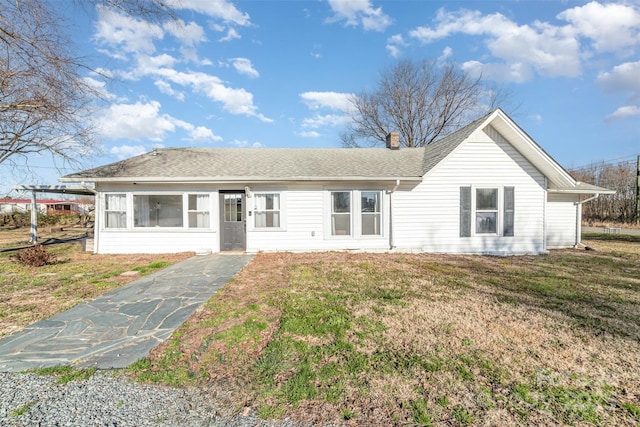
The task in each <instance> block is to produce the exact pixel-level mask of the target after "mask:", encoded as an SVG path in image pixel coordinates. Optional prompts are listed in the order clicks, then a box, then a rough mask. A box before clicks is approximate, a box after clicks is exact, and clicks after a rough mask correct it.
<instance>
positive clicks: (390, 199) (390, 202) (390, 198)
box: [389, 179, 400, 250]
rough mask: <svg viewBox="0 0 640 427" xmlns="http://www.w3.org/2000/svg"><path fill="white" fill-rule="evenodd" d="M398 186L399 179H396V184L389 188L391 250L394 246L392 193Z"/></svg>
mask: <svg viewBox="0 0 640 427" xmlns="http://www.w3.org/2000/svg"><path fill="white" fill-rule="evenodd" d="M399 186H400V180H399V179H396V185H395V186H394V187H393V188H392V189H391V190H389V249H390V250H392V249H394V248H395V247H396V245H395V241H394V237H393V193H394V192H395V191H396V190H397V189H398V187H399Z"/></svg>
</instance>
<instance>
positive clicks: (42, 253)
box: [11, 244, 57, 267]
mask: <svg viewBox="0 0 640 427" xmlns="http://www.w3.org/2000/svg"><path fill="white" fill-rule="evenodd" d="M11 258H12V259H14V260H15V261H16V262H17V263H18V264H22V265H27V266H30V267H41V266H43V265H47V264H53V263H55V262H56V261H57V257H56V256H55V255H54V254H52V253H49V252H48V251H47V249H46V248H45V247H44V246H42V245H40V244H37V245H34V246H31V247H30V248H27V249H23V250H21V251H18V252H16V254H15V255H12V256H11Z"/></svg>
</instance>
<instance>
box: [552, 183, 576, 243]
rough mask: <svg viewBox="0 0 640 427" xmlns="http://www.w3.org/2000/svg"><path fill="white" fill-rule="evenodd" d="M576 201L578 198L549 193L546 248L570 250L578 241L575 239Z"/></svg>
mask: <svg viewBox="0 0 640 427" xmlns="http://www.w3.org/2000/svg"><path fill="white" fill-rule="evenodd" d="M578 199H579V197H578V196H576V195H570V194H566V195H565V194H551V193H550V194H549V195H548V196H547V208H546V217H547V221H546V226H547V230H546V231H547V233H546V234H547V248H549V249H559V248H570V247H573V246H574V245H575V244H576V242H577V241H578V239H576V232H577V226H576V218H577V217H576V215H577V209H578V206H577V202H578Z"/></svg>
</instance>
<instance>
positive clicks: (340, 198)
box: [331, 191, 351, 236]
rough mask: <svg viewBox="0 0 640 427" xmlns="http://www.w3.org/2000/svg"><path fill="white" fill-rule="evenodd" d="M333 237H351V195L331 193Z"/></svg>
mask: <svg viewBox="0 0 640 427" xmlns="http://www.w3.org/2000/svg"><path fill="white" fill-rule="evenodd" d="M331 235H333V236H350V235H351V193H350V192H349V191H333V192H331Z"/></svg>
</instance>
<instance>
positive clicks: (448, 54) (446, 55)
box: [438, 46, 453, 61]
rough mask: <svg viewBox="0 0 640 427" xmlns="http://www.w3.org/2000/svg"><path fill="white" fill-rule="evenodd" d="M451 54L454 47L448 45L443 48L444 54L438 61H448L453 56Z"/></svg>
mask: <svg viewBox="0 0 640 427" xmlns="http://www.w3.org/2000/svg"><path fill="white" fill-rule="evenodd" d="M451 55H453V49H451V47H449V46H447V47H445V48H444V49H442V54H441V55H440V56H439V57H438V61H446V60H447V59H449V58H451Z"/></svg>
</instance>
